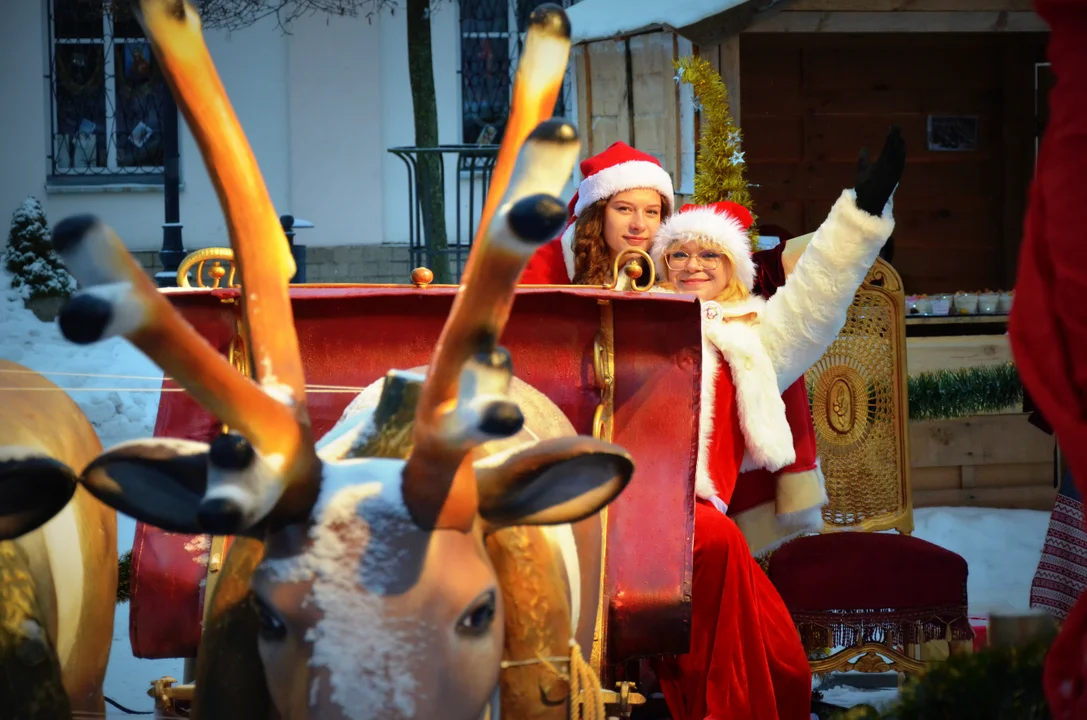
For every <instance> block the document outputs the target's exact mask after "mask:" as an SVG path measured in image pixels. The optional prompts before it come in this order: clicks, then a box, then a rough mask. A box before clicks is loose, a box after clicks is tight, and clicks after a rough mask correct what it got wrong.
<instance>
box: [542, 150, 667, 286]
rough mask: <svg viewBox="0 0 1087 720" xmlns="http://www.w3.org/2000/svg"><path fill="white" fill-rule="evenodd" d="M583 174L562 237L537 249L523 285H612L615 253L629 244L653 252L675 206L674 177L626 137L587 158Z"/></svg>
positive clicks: (571, 201)
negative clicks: (659, 230)
mask: <svg viewBox="0 0 1087 720" xmlns="http://www.w3.org/2000/svg"><path fill="white" fill-rule="evenodd" d="M581 175H582V178H583V179H582V181H581V184H580V185H579V186H578V189H577V191H576V192H575V193H574V197H573V198H571V200H570V222H569V224H568V225H567V226H566V229H565V231H564V232H563V234H562V237H559V238H556V239H555V240H552V241H551V242H549V243H548V244H546V245H544V246H543V247H542V248H540V249H539V250H537V251H536V254H535V255H533V256H532V259H531V260H529V262H528V265H527V266H526V267H525V271H524V273H523V274H522V275H521V283H522V284H524V285H605V284H608V283H610V282H611V280H612V277H611V268H612V264H613V262H614V260H615V257H616V256H617V255H618V254H619V253H620V252H622V251H624V250H626V249H627V248H630V247H637V248H641V249H642V250H645V251H647V252H648V250H649V243H650V241H651V240H652V238H653V234H654V233H655V232H656V231H657V227H658V226H659V225H660V224H661V221H662V220H664V219H665V218H667V217H668V216H669V215H671V213H672V211H673V210H674V209H675V194H674V193H673V190H672V177H671V176H670V175H669V174H668V173H667V172H665V171H664V168H662V167H661V164H660V163H659V162H657V159H656V158H654V157H653V156H652V155H649V154H647V153H643V152H641V151H639V150H635V149H634V148H632V147H631V146H629V145H627V144H626V143H624V142H616V143H613V144H612V145H611V146H610V147H609V148H608V149H607V150H604V151H603V152H600V153H598V154H596V155H593V156H592V157H590V158H586V159H585V160H583V161H582V162H581Z"/></svg>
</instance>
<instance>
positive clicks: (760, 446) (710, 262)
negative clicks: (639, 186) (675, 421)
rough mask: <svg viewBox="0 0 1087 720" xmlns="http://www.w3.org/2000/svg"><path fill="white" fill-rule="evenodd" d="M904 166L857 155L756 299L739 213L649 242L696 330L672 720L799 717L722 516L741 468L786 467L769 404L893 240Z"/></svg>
mask: <svg viewBox="0 0 1087 720" xmlns="http://www.w3.org/2000/svg"><path fill="white" fill-rule="evenodd" d="M904 165H905V146H904V143H903V141H902V138H901V134H900V132H899V130H898V128H897V127H895V128H892V130H891V132H890V133H889V134H888V138H887V143H886V145H885V147H884V152H883V153H882V154H881V156H880V158H879V160H878V161H877V162H876V164H875V165H874V166H872V165H869V164H868V163H867V160H866V153H864V152H863V151H862V161H861V163H860V164H859V170H858V176H857V181H856V184H855V189H854V190H845V191H843V192H842V195H841V196H840V197H839V199H838V200H837V202H836V203H835V204H834V206H833V208H832V209H831V212H830V214H829V215H828V216H827V219H826V220H825V221H824V222H823V223H822V225H820V227H819V229H818V230H817V231H816V233H815V234H814V236H813V237H812V238H811V241H810V245H809V246H808V247H807V249H805V251H804V254H803V257H802V258H801V259H800V261H799V262H798V263H797V265H796V268H795V270H794V271H793V273H792V274H791V275H790V276H789V277H788V279H787V280H786V281H785V282H784V284H783V285H782V286H781V287H780V288H778V289H777V291H776V292H775V293H774V294H773V296H772V297H771V298H770V299H769V300H766V299H763V298H762V297H760V296H758V295H756V294H755V292H754V289H755V277H756V268H755V264H754V261H753V258H752V256H751V251H750V239H749V236H748V228H749V227H750V225H751V215H750V213H749V212H748V211H747V210H746V209H745V208H744V207H743V206H741V205H738V204H736V203H731V202H721V203H716V204H714V205H708V206H685V207H684V208H682V209H681V210H680V211H679V212H678V213H676V214H674V215H673V216H672V217H671V218H669V219H668V220H667V221H665V222H664V223H662V224H661V227H660V229H659V230H658V231H657V235H656V237H655V238H654V240H653V244H652V246H651V252H650V255H651V256H652V258H653V260H654V262H655V263H656V265H657V267H658V272H659V273H660V275H661V277H662V278H663V280H664V283H663V284H662V288H663V289H665V290H667V289H672V290H675V291H678V292H686V293H693V294H694V295H697V296H698V298H699V299H700V300H701V301H702V318H703V352H702V362H703V366H702V390H701V397H702V402H701V406H700V408H701V409H700V412H701V416H700V418H699V449H698V456H697V460H696V467H695V478H696V485H697V487H698V498H697V500H696V505H695V529H694V578H693V583H692V588H691V600H692V617H691V648H690V651H689V652H688V653H686V654H684V655H680V656H676V657H669V658H661V659H658V660H657V661H656V662H655V663H654V666H655V667H654V669H655V671H656V674H657V677H658V678H659V679H660V683H661V689H662V690H663V692H664V696H665V700H666V701H667V703H668V708H669V711H670V713H671V715H672V717H673V720H724V718H736V719H748V718H750V719H751V720H775V719H776V720H801V719H805V720H806V719H807V718H809V717H810V708H811V705H810V704H811V672H810V669H809V665H808V659H807V655H806V653H805V652H804V647H803V645H802V644H801V641H800V636H799V633H798V632H797V631H796V628H795V625H794V624H793V621H792V618H791V616H790V614H789V611H788V609H787V608H786V607H785V605H784V603H783V602H782V600H781V596H780V595H779V594H778V592H777V590H776V589H775V588H774V587H773V585H772V584H771V583H770V580H769V578H768V577H767V576H766V574H765V573H764V572H763V571H762V569H761V568H760V567H759V566H758V563H757V562H756V561H755V559H754V558H753V557H752V555H751V554H750V552H749V550H748V546H747V543H746V542H745V540H744V537H743V535H742V534H741V532H740V530H739V528H738V527H737V525H736V523H735V522H734V521H733V520H732V519H731V518H729V517H728V516H727V515H726V514H725V511H726V510H727V508H728V504H729V502H731V500H732V496H733V492H734V490H735V488H736V483H737V479H738V478H739V476H740V473H741V470H742V468H743V467H744V466H747V465H754V466H758V467H764V468H766V469H768V470H769V471H771V472H774V471H777V470H780V469H781V468H784V467H787V466H789V465H790V464H792V463H793V462H795V460H796V453H795V449H794V444H793V437H792V429H791V427H790V422H789V418H788V415H787V409H786V405H785V402H784V401H783V400H782V395H781V394H782V392H783V390H784V389H785V388H788V387H790V386H791V385H793V383H795V382H796V381H797V380H798V379H799V378H801V377H802V376H803V374H804V373H805V372H806V371H807V369H808V368H809V367H811V365H812V364H813V363H814V362H815V361H816V360H818V359H819V358H820V357H821V356H822V354H823V353H824V352H825V351H826V348H827V347H828V346H829V345H830V344H831V343H832V342H833V341H834V339H835V338H836V337H837V335H838V332H839V331H840V330H841V329H842V326H843V325H844V324H845V321H846V317H847V312H848V310H849V306H850V304H851V303H852V301H853V298H854V295H855V293H856V291H857V288H858V287H859V286H860V284H861V283H862V282H863V281H864V278H865V275H866V274H867V272H868V270H869V268H870V267H871V266H872V263H873V262H875V259H876V256H877V254H878V253H879V251H880V249H881V248H882V246H883V244H884V243H885V242H886V241H887V239H888V238H889V237H890V235H891V231H892V230H893V228H894V220H893V218H892V215H891V204H890V198H891V195H892V193H893V192H894V189H895V188H896V187H897V185H898V180H899V178H900V177H901V174H902V170H903V168H904Z"/></svg>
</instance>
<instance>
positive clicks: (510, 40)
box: [460, 0, 576, 145]
mask: <svg viewBox="0 0 1087 720" xmlns="http://www.w3.org/2000/svg"><path fill="white" fill-rule="evenodd" d="M575 1H576V0H562V2H561V4H562V5H563V7H569V6H570V5H572V4H574V2H575ZM545 2H555V0H460V58H461V59H460V72H461V117H462V126H463V141H464V142H465V143H466V144H476V143H481V144H485V145H486V144H497V143H500V142H501V141H502V134H503V133H504V131H505V129H506V120H507V118H508V117H509V112H510V93H511V91H512V89H513V76H514V73H515V72H516V70H517V58H518V56H519V55H520V52H521V48H522V47H523V45H524V32H525V26H526V24H527V21H528V17H529V15H531V14H532V11H533V10H535V9H536V8H537V7H539V6H540V5H543V4H544V3H545ZM566 94H567V89H566V87H565V86H564V87H563V90H562V91H561V92H560V93H559V98H558V102H557V103H556V105H555V115H557V116H565V114H566Z"/></svg>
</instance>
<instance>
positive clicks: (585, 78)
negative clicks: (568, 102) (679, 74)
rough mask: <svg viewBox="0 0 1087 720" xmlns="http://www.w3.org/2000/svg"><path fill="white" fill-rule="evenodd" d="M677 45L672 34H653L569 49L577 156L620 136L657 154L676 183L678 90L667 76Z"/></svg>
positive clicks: (591, 152) (671, 73)
mask: <svg viewBox="0 0 1087 720" xmlns="http://www.w3.org/2000/svg"><path fill="white" fill-rule="evenodd" d="M628 42H629V44H630V79H631V80H632V82H630V83H628V75H627V47H626V45H627V43H628ZM679 43H680V39H679V38H678V37H677V36H676V35H675V34H674V33H671V32H656V33H649V34H645V35H636V36H634V37H631V38H629V39H628V40H618V41H617V40H601V41H598V42H593V43H587V44H584V45H578V46H575V47H574V50H573V62H574V68H575V73H576V78H577V79H576V84H577V109H578V129H579V131H580V134H581V156H580V159H584V158H586V157H589V156H590V155H594V154H596V153H598V152H600V151H601V150H604V149H605V148H607V147H608V146H609V145H611V144H612V143H614V142H616V141H617V140H622V141H623V142H625V143H628V144H630V145H633V146H635V147H637V148H638V149H639V150H641V151H643V152H646V153H649V154H650V155H653V156H654V157H656V158H657V160H659V161H660V162H661V164H662V165H663V166H664V168H665V170H667V171H668V172H669V173H670V174H671V175H672V182H673V184H674V185H675V186H676V187H679V186H680V184H681V182H682V180H683V178H682V177H681V176H680V165H681V163H680V156H681V146H680V126H679V89H678V87H677V86H676V83H675V82H674V81H673V79H672V78H673V77H674V76H675V74H676V72H675V70H674V69H673V67H672V61H673V59H674V58H676V57H677V54H678V46H679ZM631 100H633V103H632V102H631ZM632 105H633V110H634V112H633V115H632V114H631V107H632Z"/></svg>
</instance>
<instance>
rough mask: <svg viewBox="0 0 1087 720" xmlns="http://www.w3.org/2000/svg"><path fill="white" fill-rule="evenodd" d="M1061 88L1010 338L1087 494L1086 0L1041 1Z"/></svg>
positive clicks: (1086, 638) (1058, 657)
mask: <svg viewBox="0 0 1087 720" xmlns="http://www.w3.org/2000/svg"><path fill="white" fill-rule="evenodd" d="M1035 7H1036V9H1037V11H1038V13H1039V14H1040V15H1041V16H1042V17H1043V18H1044V19H1045V20H1046V21H1047V23H1048V24H1049V27H1050V32H1051V34H1050V38H1049V49H1048V55H1049V60H1050V62H1051V63H1052V68H1053V72H1054V74H1055V75H1056V76H1057V84H1056V86H1055V87H1054V88H1053V91H1052V92H1051V93H1050V96H1049V111H1050V119H1049V125H1048V126H1047V127H1046V131H1045V137H1044V138H1043V140H1042V144H1041V147H1040V148H1039V154H1038V163H1037V166H1036V168H1035V176H1034V182H1033V184H1032V187H1031V192H1030V205H1029V209H1028V212H1027V218H1026V223H1025V232H1024V237H1023V245H1022V248H1021V250H1020V256H1019V277H1018V278H1017V281H1016V286H1015V304H1014V305H1013V306H1012V313H1011V318H1010V320H1009V324H1008V333H1009V335H1010V337H1011V345H1012V353H1013V355H1014V357H1015V362H1016V366H1017V368H1018V371H1019V375H1020V377H1021V378H1022V380H1023V385H1024V387H1025V388H1026V390H1027V391H1028V392H1029V393H1030V395H1031V398H1032V399H1033V400H1034V402H1035V404H1036V405H1037V406H1038V408H1039V409H1040V410H1041V412H1042V415H1044V416H1045V418H1046V420H1048V421H1049V424H1050V425H1051V426H1052V427H1053V429H1054V432H1055V433H1056V435H1057V440H1058V442H1059V443H1060V446H1061V449H1062V450H1063V451H1064V453H1065V455H1066V456H1067V458H1068V463H1069V466H1070V468H1071V470H1072V476H1073V478H1075V481H1076V483H1077V486H1078V487H1079V490H1080V492H1083V493H1087V308H1085V306H1084V303H1083V296H1084V292H1085V291H1087V231H1085V230H1084V228H1087V203H1084V197H1085V196H1087V183H1085V182H1084V179H1083V172H1084V167H1087V0H1035ZM1045 691H1046V699H1047V701H1048V703H1049V707H1050V711H1051V712H1052V714H1053V717H1054V718H1056V719H1057V720H1064V719H1065V718H1082V717H1087V596H1082V597H1080V598H1079V600H1078V601H1077V603H1076V605H1075V606H1074V607H1073V608H1072V610H1071V612H1070V613H1069V615H1068V618H1067V620H1066V621H1065V623H1064V625H1063V626H1062V627H1061V632H1060V635H1059V636H1058V637H1057V640H1056V641H1055V642H1054V644H1053V647H1052V648H1051V649H1050V651H1049V654H1048V656H1047V657H1046V669H1045Z"/></svg>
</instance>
